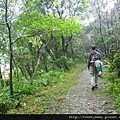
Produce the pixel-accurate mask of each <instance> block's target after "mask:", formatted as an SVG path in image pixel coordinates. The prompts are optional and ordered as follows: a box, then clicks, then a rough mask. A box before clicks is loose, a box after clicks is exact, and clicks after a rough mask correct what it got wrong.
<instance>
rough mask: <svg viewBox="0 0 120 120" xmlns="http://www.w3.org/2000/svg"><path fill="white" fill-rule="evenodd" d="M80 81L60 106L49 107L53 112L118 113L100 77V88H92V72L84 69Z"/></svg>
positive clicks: (49, 110) (50, 112)
mask: <svg viewBox="0 0 120 120" xmlns="http://www.w3.org/2000/svg"><path fill="white" fill-rule="evenodd" d="M81 75H82V76H81V77H80V78H79V79H78V80H77V81H78V83H77V84H76V85H75V86H74V87H73V88H72V90H71V91H70V92H68V94H67V95H66V98H65V100H64V101H63V102H62V104H61V105H59V107H58V108H51V109H47V110H46V112H45V113H47V114H52V113H53V112H54V113H55V114H117V112H116V110H115V109H116V108H115V106H114V104H113V100H112V98H110V97H109V96H107V95H106V93H105V89H104V87H105V85H104V84H103V82H102V79H100V78H99V84H98V85H99V88H98V89H95V90H94V91H92V90H91V85H90V74H89V71H88V70H84V71H83V73H82V74H81Z"/></svg>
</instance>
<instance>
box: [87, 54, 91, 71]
mask: <svg viewBox="0 0 120 120" xmlns="http://www.w3.org/2000/svg"><path fill="white" fill-rule="evenodd" d="M90 61H91V54H89V55H88V69H90Z"/></svg>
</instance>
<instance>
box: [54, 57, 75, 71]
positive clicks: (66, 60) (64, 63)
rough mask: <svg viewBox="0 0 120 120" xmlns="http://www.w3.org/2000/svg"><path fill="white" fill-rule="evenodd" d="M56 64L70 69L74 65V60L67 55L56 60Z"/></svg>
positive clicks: (64, 68)
mask: <svg viewBox="0 0 120 120" xmlns="http://www.w3.org/2000/svg"><path fill="white" fill-rule="evenodd" d="M56 65H57V66H58V67H59V68H61V69H63V70H69V69H70V68H71V67H72V66H73V65H74V62H73V61H72V60H71V59H69V58H67V57H66V56H61V57H60V58H59V59H57V60H56Z"/></svg>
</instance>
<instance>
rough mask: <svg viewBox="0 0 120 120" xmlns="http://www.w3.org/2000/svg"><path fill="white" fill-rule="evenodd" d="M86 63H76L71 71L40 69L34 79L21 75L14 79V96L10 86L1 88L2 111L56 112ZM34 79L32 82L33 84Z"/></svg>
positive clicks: (18, 112) (11, 112)
mask: <svg viewBox="0 0 120 120" xmlns="http://www.w3.org/2000/svg"><path fill="white" fill-rule="evenodd" d="M83 68H84V65H81V64H80V65H76V66H75V67H74V68H72V69H71V70H69V71H66V72H64V71H49V72H48V73H45V72H43V71H40V73H38V75H39V74H40V75H39V76H37V77H36V78H35V79H34V80H30V79H29V80H27V79H25V78H24V77H21V79H20V81H17V80H16V79H13V87H14V96H13V97H11V96H10V95H9V87H7V86H5V87H4V88H0V112H1V113H3V114H42V113H45V110H46V109H51V110H52V112H53V113H55V111H56V109H57V108H58V107H59V105H60V103H61V102H62V101H63V100H64V99H65V96H66V93H67V92H68V91H69V90H70V89H71V88H72V86H73V85H74V84H75V83H76V79H77V78H79V77H80V71H82V70H83ZM31 81H32V84H31Z"/></svg>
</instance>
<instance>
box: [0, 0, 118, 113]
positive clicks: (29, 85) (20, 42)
mask: <svg viewBox="0 0 120 120" xmlns="http://www.w3.org/2000/svg"><path fill="white" fill-rule="evenodd" d="M108 3H109V1H108V0H106V2H104V1H103V0H98V1H96V0H81V1H80V0H74V1H72V0H51V1H49V0H46V1H42V0H11V1H9V0H1V1H0V13H1V15H0V25H1V27H0V59H1V61H0V64H10V73H9V74H10V75H9V76H10V77H9V80H8V82H7V80H0V83H1V86H0V91H1V92H0V107H1V109H0V111H1V112H2V113H5V112H6V111H7V110H8V109H9V108H12V107H13V106H14V105H15V104H16V105H15V107H16V108H17V107H18V106H19V105H21V104H22V105H23V106H25V104H23V103H24V102H22V103H21V101H22V98H23V97H25V96H26V97H27V96H28V95H35V94H37V92H38V93H39V91H41V92H45V90H46V89H47V88H46V87H49V86H51V85H52V86H55V85H54V84H56V83H57V82H58V83H59V82H60V83H61V84H63V83H64V74H65V73H66V72H68V71H70V70H71V68H72V67H73V66H75V64H77V63H81V62H83V63H84V62H86V60H87V54H88V52H89V51H90V46H91V45H92V44H96V46H97V48H98V50H99V51H100V52H101V54H102V56H103V58H104V62H105V63H104V64H107V65H108V66H109V68H108V69H109V71H108V72H107V76H106V78H107V80H108V81H109V86H108V87H107V91H108V92H109V93H111V95H112V96H113V97H114V99H115V103H116V104H117V106H118V110H119V111H120V104H119V103H120V100H119V98H120V93H119V91H120V88H119V85H120V84H119V83H120V33H119V31H120V12H119V8H120V1H119V0H116V1H114V2H113V3H112V4H114V7H113V8H112V9H108V8H109V6H108V5H109V4H108ZM91 18H92V19H94V20H93V21H92V22H91ZM84 19H85V20H86V19H87V22H88V23H89V24H84V23H83V21H84ZM0 76H1V72H0ZM5 82H6V83H7V85H6V84H5ZM44 89H45V90H44ZM63 92H64V91H63ZM46 94H47V92H46ZM42 95H43V94H42V93H41V96H42ZM44 95H45V93H44ZM28 99H29V97H28ZM61 99H62V98H61ZM41 104H44V102H43V103H41ZM8 106H9V107H8ZM13 111H14V110H13ZM40 111H41V113H43V111H44V110H40ZM13 113H14V112H13Z"/></svg>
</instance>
